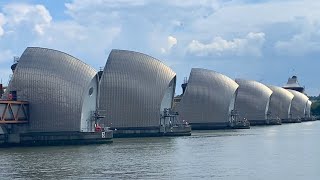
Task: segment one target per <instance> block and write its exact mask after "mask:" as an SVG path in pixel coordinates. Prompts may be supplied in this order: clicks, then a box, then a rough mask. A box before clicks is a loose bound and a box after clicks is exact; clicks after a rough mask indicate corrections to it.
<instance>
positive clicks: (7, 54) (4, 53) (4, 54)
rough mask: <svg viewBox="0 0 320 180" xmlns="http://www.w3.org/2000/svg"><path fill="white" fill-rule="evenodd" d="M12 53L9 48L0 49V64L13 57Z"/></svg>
mask: <svg viewBox="0 0 320 180" xmlns="http://www.w3.org/2000/svg"><path fill="white" fill-rule="evenodd" d="M13 56H14V54H13V53H12V52H11V50H9V49H7V50H0V64H2V63H5V62H10V61H11V60H12V59H13Z"/></svg>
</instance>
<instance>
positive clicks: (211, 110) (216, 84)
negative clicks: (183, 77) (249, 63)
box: [177, 68, 239, 125]
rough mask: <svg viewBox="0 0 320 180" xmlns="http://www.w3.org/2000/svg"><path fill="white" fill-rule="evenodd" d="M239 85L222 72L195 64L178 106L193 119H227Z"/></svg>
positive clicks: (186, 116)
mask: <svg viewBox="0 0 320 180" xmlns="http://www.w3.org/2000/svg"><path fill="white" fill-rule="evenodd" d="M238 87H239V85H238V84H237V83H236V82H235V81H234V80H232V79H230V78H229V77H227V76H225V75H222V74H220V73H217V72H214V71H211V70H206V69H199V68H193V69H192V70H191V73H190V77H189V81H188V85H187V88H186V91H185V93H184V94H183V96H182V99H181V102H180V103H179V105H178V107H177V110H178V112H179V115H180V118H181V119H183V120H186V121H187V122H189V123H192V124H195V123H225V125H227V123H228V122H229V121H230V118H231V111H232V110H233V109H234V102H235V97H236V91H237V88H238Z"/></svg>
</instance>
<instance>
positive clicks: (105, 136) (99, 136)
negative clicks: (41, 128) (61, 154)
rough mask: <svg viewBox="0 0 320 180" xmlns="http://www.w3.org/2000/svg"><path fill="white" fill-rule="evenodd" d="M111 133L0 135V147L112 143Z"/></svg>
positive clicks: (108, 131)
mask: <svg viewBox="0 0 320 180" xmlns="http://www.w3.org/2000/svg"><path fill="white" fill-rule="evenodd" d="M112 138H113V132H112V131H110V130H107V131H105V132H32V133H31V132H30V133H20V134H18V133H15V134H1V135H0V147H8V146H9V147H10V146H50V145H78V144H105V143H112Z"/></svg>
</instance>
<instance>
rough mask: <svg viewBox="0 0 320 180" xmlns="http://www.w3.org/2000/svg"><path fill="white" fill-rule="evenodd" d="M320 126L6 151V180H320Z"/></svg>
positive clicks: (1, 173)
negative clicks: (319, 179)
mask: <svg viewBox="0 0 320 180" xmlns="http://www.w3.org/2000/svg"><path fill="white" fill-rule="evenodd" d="M319 138H320V122H319V121H317V122H307V123H301V124H285V125H281V126H264V127H253V128H252V129H243V130H225V131H195V132H193V135H192V136H189V137H161V138H129V139H115V140H114V143H113V144H107V145H93V146H92V145H91V146H66V147H30V148H7V149H5V148H2V149H0V164H1V165H0V177H1V178H0V179H318V178H319V177H320V171H319V167H320V155H319V153H320V142H319Z"/></svg>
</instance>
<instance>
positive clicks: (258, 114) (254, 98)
mask: <svg viewBox="0 0 320 180" xmlns="http://www.w3.org/2000/svg"><path fill="white" fill-rule="evenodd" d="M236 82H237V83H238V84H239V89H238V95H237V98H236V109H237V110H238V112H239V116H240V118H246V119H248V120H249V121H250V122H251V123H252V122H254V121H257V123H260V122H261V123H263V122H262V121H265V120H267V113H268V107H269V102H270V96H271V94H272V90H271V89H269V88H268V87H267V86H265V85H263V84H261V83H259V82H256V81H249V80H243V79H236Z"/></svg>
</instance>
